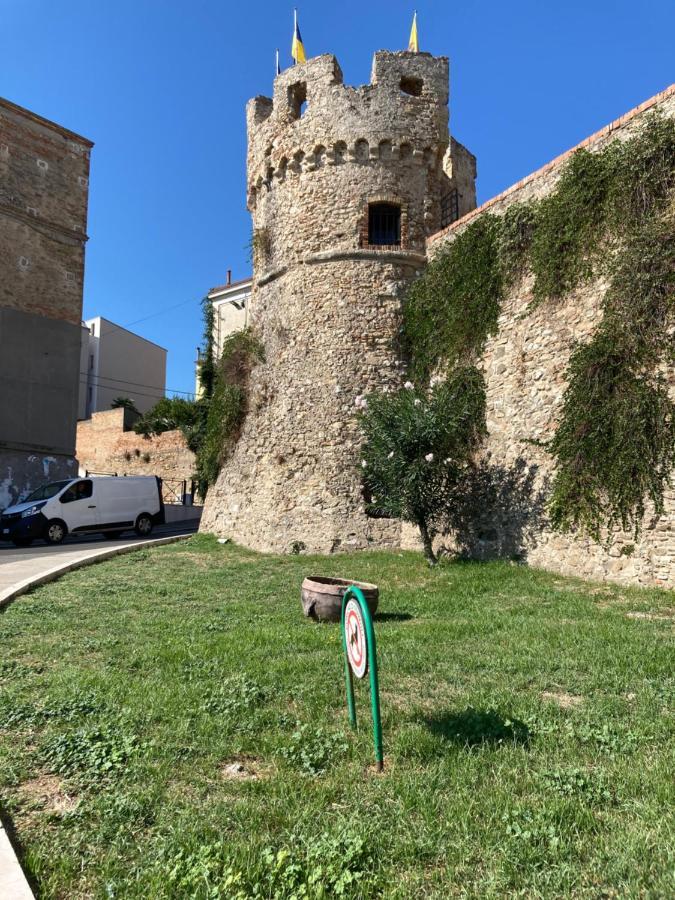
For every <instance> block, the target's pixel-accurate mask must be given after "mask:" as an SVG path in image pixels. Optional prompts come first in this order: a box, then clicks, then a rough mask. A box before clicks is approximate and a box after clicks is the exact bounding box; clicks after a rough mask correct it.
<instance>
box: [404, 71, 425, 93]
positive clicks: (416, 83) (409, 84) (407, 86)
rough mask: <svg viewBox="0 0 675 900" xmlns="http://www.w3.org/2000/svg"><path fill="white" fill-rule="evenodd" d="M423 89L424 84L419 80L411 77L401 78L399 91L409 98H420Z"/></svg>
mask: <svg viewBox="0 0 675 900" xmlns="http://www.w3.org/2000/svg"><path fill="white" fill-rule="evenodd" d="M423 88H424V82H423V81H422V79H421V78H413V77H411V76H404V77H403V78H401V90H402V91H403V93H404V94H409V95H410V96H411V97H421V96H422V89H423Z"/></svg>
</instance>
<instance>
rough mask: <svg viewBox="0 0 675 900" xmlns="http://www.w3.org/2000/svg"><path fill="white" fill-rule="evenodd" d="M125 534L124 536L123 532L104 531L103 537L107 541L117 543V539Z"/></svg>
mask: <svg viewBox="0 0 675 900" xmlns="http://www.w3.org/2000/svg"><path fill="white" fill-rule="evenodd" d="M123 534H124V532H123V531H104V532H103V537H104V538H105V539H106V540H107V541H116V540H117V538H120V537H122V535H123Z"/></svg>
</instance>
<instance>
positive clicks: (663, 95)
mask: <svg viewBox="0 0 675 900" xmlns="http://www.w3.org/2000/svg"><path fill="white" fill-rule="evenodd" d="M674 94H675V84H671V85H670V87H667V88H666V89H665V90H663V91H660V92H659V93H658V94H655V95H654V96H653V97H650V98H649V100H645V101H644V103H641V104H640V105H639V106H635V107H634V108H633V109H631V110H629V111H628V112H627V113H624V115H622V116H619V118H618V119H614V121H613V122H610V123H609V125H605V127H604V128H601V129H600V130H599V131H596V132H595V133H594V134H592V135H590V137H587V138H585V139H584V140H583V141H581V142H580V143H578V144H577V145H576V146H574V147H572V148H570V149H569V150H566V151H565V152H564V153H561V154H560V155H559V156H556V157H555V159H552V160H551V161H550V162H547V163H546V164H545V165H543V166H541V168H539V169H536V170H535V171H534V172H531V173H530V174H529V175H526V176H525V178H521V179H520V181H517V182H516V183H515V184H512V185H511V186H510V187H508V188H506V190H504V191H502V192H501V193H500V194H497V195H496V197H492V198H491V199H490V200H486V201H485V203H481V205H480V206H477V207H476V209H472V210H471V212H468V213H466V215H464V216H462V217H461V219H457V221H456V222H451V223H450V225H448V226H446V227H445V228H442V229H441V230H440V231H437V232H436V233H435V234H432V235H430V236H429V237H428V238H427V246H428V245H429V244H432V243H433V242H434V241H436V240H438V239H439V238H442V237H444V236H445V235H447V234H449V233H451V232H452V231H454V230H455V229H456V228H459V227H460V226H462V225H466V224H467V222H470V221H471V220H472V219H475V218H476V216H479V215H480V214H481V213H483V212H485V210H486V209H489V208H490V207H491V206H494V205H495V204H496V203H499V202H500V201H501V200H505V199H506V198H507V197H510V196H511V195H512V194H515V193H516V191H519V190H520V189H521V188H523V187H525V186H526V185H528V184H531V183H532V182H533V181H536V180H537V179H538V178H540V177H541V176H542V175H546V174H547V173H548V172H550V171H551V170H552V169H555V168H557V167H558V166H559V165H560V164H561V163H563V162H565V160H567V159H569V157H570V156H572V154H573V153H576V151H577V150H581V149H582V148H583V147H588V146H590V145H591V144H595V143H596V142H597V141H599V140H601V139H602V138H605V137H608V136H609V135H610V134H611V133H612V132H613V131H616V130H617V129H618V128H622V127H623V126H624V125H627V124H628V122H630V121H631V119H634V118H635V116H637V115H638V114H639V113H642V112H645V111H646V110H648V109H651V108H652V107H653V106H656V105H657V104H659V103H662V102H663V101H664V100H667V99H668V97H672V96H673V95H674Z"/></svg>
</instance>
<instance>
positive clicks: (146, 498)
mask: <svg viewBox="0 0 675 900" xmlns="http://www.w3.org/2000/svg"><path fill="white" fill-rule="evenodd" d="M163 522H164V503H163V501H162V485H161V481H160V479H159V478H155V477H154V476H152V475H139V476H133V477H129V478H127V477H115V476H110V477H107V478H69V479H68V480H67V481H52V482H51V483H50V484H45V485H43V486H42V487H40V488H38V489H37V490H36V491H33V493H32V494H31V495H30V496H29V497H27V498H26V499H25V500H24V501H23V502H22V503H17V504H16V505H15V506H10V507H8V508H7V509H5V510H4V511H3V513H2V516H0V538H2V539H3V540H9V541H13V542H14V543H15V544H16V545H17V546H27V545H28V544H30V543H32V542H33V540H34V539H35V538H43V539H44V540H45V541H46V542H47V543H48V544H60V543H61V541H62V540H63V539H64V537H65V536H66V535H67V534H89V533H91V532H96V531H100V532H102V533H103V534H104V535H105V536H106V537H107V538H117V537H119V536H120V535H121V534H122V532H123V531H127V530H129V529H134V531H135V532H136V534H138V535H139V536H140V537H147V536H148V535H149V534H150V532H151V531H152V529H153V527H154V526H155V525H159V524H162V523H163Z"/></svg>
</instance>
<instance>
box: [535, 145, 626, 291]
mask: <svg viewBox="0 0 675 900" xmlns="http://www.w3.org/2000/svg"><path fill="white" fill-rule="evenodd" d="M612 158H613V153H612V152H610V151H609V150H607V151H605V152H603V153H590V152H589V151H588V150H577V152H576V153H574V154H573V155H572V157H571V158H570V161H569V162H568V163H567V165H566V166H565V167H564V168H563V170H562V173H561V175H560V180H559V182H558V184H557V186H556V189H555V190H554V191H553V192H552V193H551V194H549V195H548V196H547V197H544V198H543V199H542V200H541V201H540V202H539V205H538V209H537V213H536V226H535V228H534V234H533V238H532V245H531V248H530V265H531V267H532V271H533V272H534V289H533V292H534V299H535V302H540V301H542V300H545V299H548V298H551V297H552V298H558V297H563V296H564V295H565V294H568V293H569V292H570V291H571V290H573V289H574V288H575V287H576V286H577V285H578V284H579V283H581V282H582V281H585V280H588V279H589V278H591V277H592V276H593V274H594V272H595V263H596V261H597V259H598V255H599V253H600V250H601V248H602V247H603V244H604V240H605V227H604V223H605V214H606V201H607V194H608V190H609V183H610V179H611V172H612V170H613V165H612Z"/></svg>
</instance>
